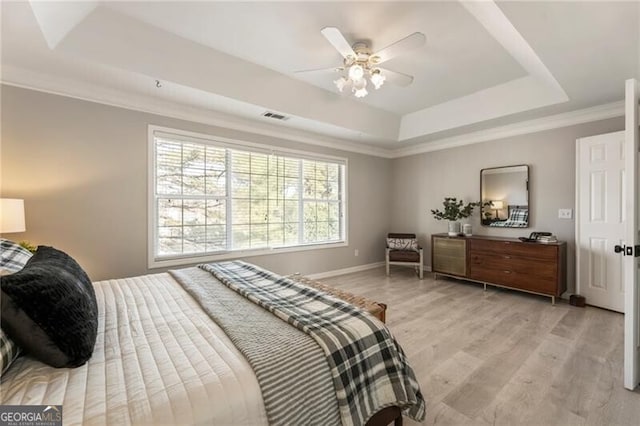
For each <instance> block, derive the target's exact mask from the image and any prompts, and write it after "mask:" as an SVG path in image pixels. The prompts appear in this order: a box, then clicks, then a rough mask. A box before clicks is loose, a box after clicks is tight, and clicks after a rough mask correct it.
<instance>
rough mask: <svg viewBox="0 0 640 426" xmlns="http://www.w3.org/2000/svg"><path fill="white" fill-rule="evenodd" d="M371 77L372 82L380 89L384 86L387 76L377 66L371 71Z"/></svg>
mask: <svg viewBox="0 0 640 426" xmlns="http://www.w3.org/2000/svg"><path fill="white" fill-rule="evenodd" d="M370 79H371V83H372V84H373V87H375V88H376V90H378V89H379V88H381V87H382V85H383V84H384V81H385V80H386V79H387V77H385V75H384V74H382V72H381V71H380V70H379V69H378V68H376V69H374V70H372V71H371V77H370Z"/></svg>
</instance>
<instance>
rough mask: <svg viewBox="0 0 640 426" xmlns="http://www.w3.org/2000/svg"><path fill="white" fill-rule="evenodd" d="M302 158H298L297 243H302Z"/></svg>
mask: <svg viewBox="0 0 640 426" xmlns="http://www.w3.org/2000/svg"><path fill="white" fill-rule="evenodd" d="M302 172H303V170H302V160H298V244H304V203H303V202H302V191H303V190H304V188H303V185H302Z"/></svg>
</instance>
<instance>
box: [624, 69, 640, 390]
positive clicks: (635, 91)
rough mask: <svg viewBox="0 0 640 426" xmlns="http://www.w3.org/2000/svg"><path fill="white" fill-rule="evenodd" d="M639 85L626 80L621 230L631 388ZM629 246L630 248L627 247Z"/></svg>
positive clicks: (637, 378)
mask: <svg viewBox="0 0 640 426" xmlns="http://www.w3.org/2000/svg"><path fill="white" fill-rule="evenodd" d="M639 94H640V87H639V86H638V81H637V80H635V79H631V80H627V82H626V87H625V139H626V141H625V150H626V152H627V154H626V169H627V179H628V181H629V184H628V185H627V188H626V196H625V210H626V212H627V213H626V214H627V217H628V220H627V226H626V229H625V245H626V247H625V256H624V257H622V263H623V270H624V288H625V296H626V297H625V306H624V387H626V388H627V389H630V390H633V389H635V388H636V386H638V383H639V382H640V365H639V364H640V355H639V348H640V307H639V304H640V299H639V298H638V257H636V256H638V255H640V253H636V251H640V250H637V249H639V248H640V247H638V245H639V244H640V241H639V240H640V238H639V237H638V230H639V229H640V228H638V198H640V197H638V189H639V188H640V185H639V184H638V152H639V151H638V148H639V146H640V143H639V141H638V133H639V130H638V124H640V123H639V119H638V115H639V113H640V108H639V107H638V97H639ZM630 248H631V250H629V249H630Z"/></svg>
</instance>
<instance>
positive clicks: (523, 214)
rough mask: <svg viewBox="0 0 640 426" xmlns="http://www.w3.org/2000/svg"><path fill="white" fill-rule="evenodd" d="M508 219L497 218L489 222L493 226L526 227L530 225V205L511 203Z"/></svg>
mask: <svg viewBox="0 0 640 426" xmlns="http://www.w3.org/2000/svg"><path fill="white" fill-rule="evenodd" d="M507 208H508V214H509V217H508V218H507V220H496V221H492V222H491V223H489V226H491V227H493V228H526V227H528V226H529V206H528V205H523V206H518V205H509V206H507Z"/></svg>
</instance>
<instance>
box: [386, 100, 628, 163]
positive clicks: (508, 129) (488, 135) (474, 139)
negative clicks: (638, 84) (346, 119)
mask: <svg viewBox="0 0 640 426" xmlns="http://www.w3.org/2000/svg"><path fill="white" fill-rule="evenodd" d="M622 116H624V102H623V101H618V102H612V103H608V104H604V105H598V106H595V107H591V108H585V109H580V110H576V111H570V112H564V113H560V114H555V115H549V116H547V117H542V118H536V119H533V120H527V121H521V122H519V123H514V124H508V125H505V126H499V127H493V128H491V129H485V130H478V131H476V132H471V133H465V134H463V135H459V136H451V137H448V138H442V139H436V140H433V141H429V142H424V143H421V144H418V145H414V146H410V147H406V148H399V149H396V150H394V151H393V152H392V157H393V158H400V157H407V156H409V155H416V154H424V153H426V152H433V151H440V150H443V149H449V148H456V147H460V146H465V145H472V144H476V143H483V142H490V141H494V140H496V139H503V138H508V137H513V136H519V135H525V134H529V133H537V132H542V131H545V130H552V129H558V128H561V127H569V126H574V125H576V124H583V123H589V122H592V121H599V120H606V119H608V118H615V117H622Z"/></svg>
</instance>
